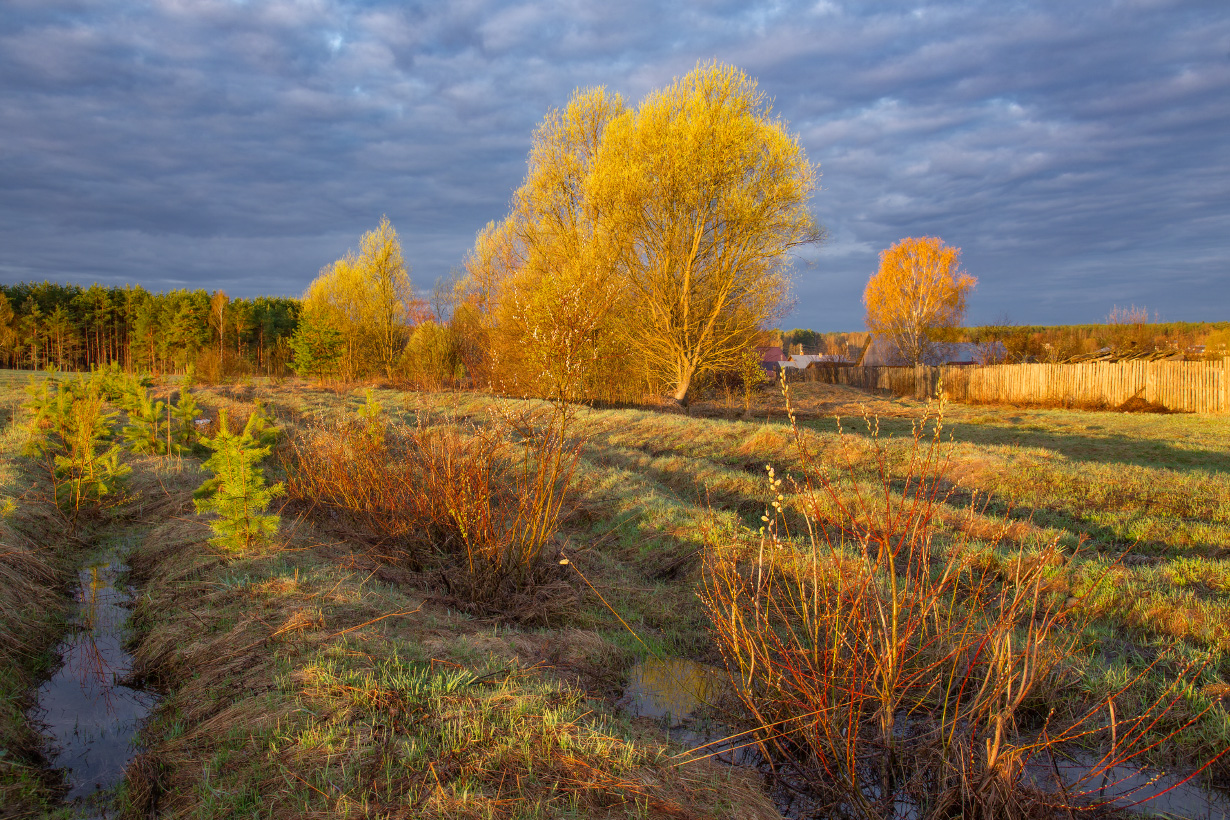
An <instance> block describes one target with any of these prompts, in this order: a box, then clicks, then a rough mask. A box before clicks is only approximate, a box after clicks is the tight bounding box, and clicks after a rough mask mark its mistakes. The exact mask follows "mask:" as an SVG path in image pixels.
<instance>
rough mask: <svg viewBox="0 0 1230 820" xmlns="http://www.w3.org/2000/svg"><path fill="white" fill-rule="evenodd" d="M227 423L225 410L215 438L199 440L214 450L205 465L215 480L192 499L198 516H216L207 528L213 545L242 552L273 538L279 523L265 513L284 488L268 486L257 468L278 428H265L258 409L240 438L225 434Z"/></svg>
mask: <svg viewBox="0 0 1230 820" xmlns="http://www.w3.org/2000/svg"><path fill="white" fill-rule="evenodd" d="M226 421H227V419H226V411H224V410H223V411H219V413H218V422H219V430H218V434H217V435H216V436H214V437H213V438H212V439H202V440H201V443H202V444H204V445H205V446H206V447H208V448H210V449H211V450H213V451H214V452H213V455H212V456H210V457H209V460H208V461H206V462H205V468H206V469H207V470H209V471H210V472H212V473H213V478H210V479H208V480H207V481H206V482H205V483H204V484H202V485H201V486H200V488H199V489H197V491H196V493H195V494H194V498H195V503H196V510H197V512H198V513H201V514H207V513H215V514H217V516H218V518H217V519H215V520H213V521H211V522H210V524H209V525H210V527H211V528H212V529H213V531H214V538H213V539H212V543H213V544H215V545H216V546H218V547H221V548H222V549H224V550H227V551H229V552H243V551H245V550H247V549H249V548H251V547H252V545H253V544H255V543H258V542H260V541H263V540H265V539H266V538H267V537H269V536H272V535H273V534H274V533H276V532H277V530H278V524H279V522H280V521H281V518H280V516H278V515H277V514H274V513H269V514H266V513H265V512H264V510H265V508H266V507H267V506H268V505H269V502H270V501H272V500H273V498H274V497H275V496H279V495H281V494H282V493H283V492H284V490H283V487H282V484H281V482H279V483H277V484H274V485H273V486H272V487H269V486H266V485H265V474H264V471H263V470H262V469H261V468H260V467H259V466H257V465H259V464H260V462H261V460H262V459H264V458H265V456H267V455H269V452H270V449H271V447H272V442H273V439H274V437H275V436H276V434H277V428H271V427H269V425H268V420H267V418H266V417H265V416H264V415H263V414H262V412H261V408H260V406H259V405H258V407H257V411H256V412H253V413H252V415H251V416H249V418H248V423H247V424H246V425H245V426H244V430H243V432H242V433H240V434H239V435H234V434H233V433H231V432H230V431H229V430H228V429H227V423H226ZM264 441H268V442H269V443H268V444H264V443H263V442H264Z"/></svg>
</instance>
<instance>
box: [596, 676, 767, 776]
mask: <svg viewBox="0 0 1230 820" xmlns="http://www.w3.org/2000/svg"><path fill="white" fill-rule="evenodd" d="M727 686H728V685H727V683H726V672H725V671H724V670H722V669H718V668H717V667H716V666H709V665H708V664H704V663H697V662H696V661H690V660H687V659H685V658H668V659H666V660H659V659H657V658H646V659H645V660H643V661H641V662H640V663H637V664H636V665H635V666H633V667H632V670H631V671H630V672H629V675H628V686H627V688H626V689H625V690H624V696H623V697H622V698H621V699H620V701H619V705H620V706H622V707H623V708H624V709H625V710H626V711H627V712H628V713H629V714H631V715H633V716H635V717H647V718H653V719H655V720H659V721H661V722H662V724H663V726H664V727H665V729H666V732H667V734H668V735H669V737H670V739H671V740H673V741H675V742H676V743H680V744H682V745H684V746H687V747H688V748H690V749H695V750H697V756H703V755H704V754H705V753H710V754H712V755H713V757H714V759H716V760H722V761H725V762H726V763H734V764H738V765H741V766H755V765H756V764H757V763H758V761H759V757H758V755H757V754H756V753H755V751H754V749H752V748H750V747H746V746H744V747H742V748H740V746H741V744H743V743H746V742H747V738H736V739H734V740H728V738H729V737H730V735H732V734H734V730H733V729H731V728H730V727H729V726H726V725H725V724H722V723H718V722H716V721H712V720H709V719H707V718H705V717H698V715H697V713H698V712H699V711H701V709H702V708H703V707H705V706H710V705H712V704H713V703H714V702H715V701H716V700H717V699H718V698H719V697H720V696H721V695H722V694H723V693H724V692H725V691H726V689H727ZM702 749H703V750H704V751H703V752H702V751H701V750H702Z"/></svg>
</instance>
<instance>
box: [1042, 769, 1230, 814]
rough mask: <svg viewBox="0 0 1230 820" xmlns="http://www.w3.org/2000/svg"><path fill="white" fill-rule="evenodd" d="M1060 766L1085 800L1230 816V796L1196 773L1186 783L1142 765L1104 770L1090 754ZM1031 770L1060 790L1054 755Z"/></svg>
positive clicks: (1127, 807) (1164, 811)
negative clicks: (1203, 781)
mask: <svg viewBox="0 0 1230 820" xmlns="http://www.w3.org/2000/svg"><path fill="white" fill-rule="evenodd" d="M1055 768H1058V770H1059V776H1060V777H1061V778H1062V779H1063V782H1064V787H1065V788H1067V789H1070V790H1072V793H1073V794H1074V795H1080V796H1081V801H1080V802H1092V803H1108V804H1109V805H1110V806H1113V807H1115V808H1118V809H1124V810H1126V811H1129V812H1132V813H1133V814H1145V813H1147V814H1150V815H1161V816H1163V817H1182V818H1187V820H1226V819H1227V818H1230V796H1227V795H1224V794H1219V793H1217V792H1214V791H1212V790H1210V789H1206V788H1204V787H1203V786H1202V785H1200V783H1199V782H1198V780H1197V779H1196V778H1192V779H1191V780H1189V781H1187V782H1186V783H1182V785H1180V782H1181V781H1182V780H1183V778H1182V777H1176V776H1173V775H1167V774H1165V773H1164V772H1160V771H1156V770H1152V769H1147V768H1142V767H1136V766H1112V767H1110V768H1108V769H1106V771H1105V772H1102V771H1101V768H1100V767H1099V766H1098V759H1097V758H1096V757H1095V756H1093V755H1088V754H1075V755H1070V756H1069V757H1068V758H1067V759H1063V760H1056V761H1055ZM1026 771H1027V774H1026V777H1028V778H1030V779H1032V780H1033V781H1034V782H1035V783H1037V784H1038V786H1039V787H1041V788H1043V789H1045V790H1047V791H1051V792H1053V791H1055V789H1056V786H1055V774H1054V769H1053V768H1052V767H1051V763H1050V762H1049V761H1040V760H1036V761H1034V762H1032V763H1030V764H1029V765H1028V767H1027V769H1026ZM1095 773H1096V776H1094V775H1095Z"/></svg>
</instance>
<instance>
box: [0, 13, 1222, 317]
mask: <svg viewBox="0 0 1230 820" xmlns="http://www.w3.org/2000/svg"><path fill="white" fill-rule="evenodd" d="M714 60H716V61H720V62H724V63H730V64H733V65H735V66H738V67H739V68H741V69H742V70H743V71H745V72H746V73H747V74H748V75H750V76H752V77H754V78H756V79H757V80H758V82H759V87H760V89H761V90H762V91H764V92H765V93H766V94H767V95H768V96H769V97H770V98H772V100H773V111H774V113H775V114H777V115H778V116H780V117H782V118H783V119H784V120H785V121H787V123H788V126H789V128H790V129H791V131H792V132H793V133H794V134H795V135H796V136H797V138H798V140H799V142H800V143H801V145H802V146H803V148H804V149H805V151H806V153H807V156H808V158H809V159H810V160H811V161H812V162H813V163H817V164H818V165H819V172H820V174H821V176H820V179H819V180H818V186H817V187H818V190H817V192H816V194H815V197H814V200H813V203H812V207H813V209H814V212H815V215H816V217H817V219H818V221H819V222H820V223H822V224H823V225H824V226H825V227H826V228H827V230H828V239H827V241H826V242H825V243H824V244H822V245H820V246H818V247H813V248H808V249H806V250H805V251H803V252H802V253H800V254H799V256H798V258H796V259H795V260H794V264H793V269H794V283H795V284H794V293H793V299H794V302H793V303H794V309H793V311H792V312H791V313H790V314H789V315H787V316H785V317H784V319H783V320H782V322H781V324H782V326H783V327H811V328H814V329H817V330H857V329H861V328H862V327H863V315H864V314H863V307H862V302H861V300H862V292H863V288H864V287H865V286H866V283H867V279H868V277H869V276H870V275H871V274H872V273H874V272H875V270H876V266H877V263H878V254H879V252H880V251H881V250H883V249H885V248H887V247H889V246H890V245H891V244H893V243H894V242H896V241H898V240H900V239H901V238H903V237H907V236H939V237H941V238H942V239H944V240H945V241H946V242H947V243H948V244H950V245H956V246H959V247H960V248H961V249H962V262H963V266H964V268H965V270H966V271H967V272H968V273H969V274H971V275H972V276H974V277H976V278H977V279H978V285H977V287H976V288H975V290H974V292H973V294H972V295H971V297H970V299H969V305H968V307H969V309H968V314H967V323H969V324H985V323H993V322H995V323H1000V322H1010V323H1014V324H1064V323H1086V322H1101V321H1105V318H1106V316H1107V314H1108V313H1109V312H1110V311H1111V309H1112V308H1113V307H1115V306H1129V305H1132V306H1137V307H1145V308H1146V309H1147V310H1148V311H1149V313H1150V316H1151V317H1154V318H1159V319H1161V320H1164V321H1216V320H1228V319H1230V261H1228V254H1227V246H1228V245H1230V3H1228V2H1226V0H1210V1H1209V2H1197V1H1196V0H1191V2H1183V1H1182V0H1174V1H1173V2H1171V1H1169V0H1136V1H1135V2H1129V1H1126V0H1125V1H1124V2H1110V1H1109V0H1108V1H1106V2H1103V1H1102V0H1077V1H1076V2H1073V0H1062V1H1061V2H1043V1H1042V0H1016V1H1013V0H987V2H939V3H899V2H894V0H886V1H885V2H864V3H843V2H837V0H833V1H832V2H830V1H829V0H820V2H815V3H792V2H775V3H755V2H753V3H748V2H733V1H731V2H728V1H727V0H709V1H707V2H706V1H705V0H699V1H698V2H691V3H672V2H660V1H659V0H626V1H625V2H620V3H606V2H580V0H534V1H533V2H525V3H499V2H487V1H486V0H453V2H423V3H418V2H342V1H341V0H141V2H131V1H130V0H3V2H2V3H0V282H4V283H10V284H11V283H15V282H19V281H42V280H44V279H48V280H52V281H59V282H76V283H80V284H83V285H88V284H89V283H91V282H95V281H97V282H101V283H103V284H107V285H122V284H126V283H131V284H140V285H142V286H144V287H146V288H148V289H151V290H169V289H174V288H205V289H207V290H214V289H222V290H225V291H226V292H227V293H228V294H229V295H231V296H247V297H250V296H256V295H261V294H266V295H288V296H298V295H301V294H302V292H303V291H304V290H305V289H306V287H307V285H308V283H309V282H310V281H311V280H312V279H313V278H314V277H315V276H316V274H317V273H318V272H319V270H320V268H321V267H323V266H325V265H327V264H329V263H330V262H332V261H333V260H334V259H337V258H338V257H340V256H342V255H343V254H344V253H345V252H346V251H347V249H349V248H354V247H357V244H358V240H359V237H360V236H361V235H362V234H363V233H364V232H365V231H368V230H371V229H372V228H375V227H376V225H377V224H378V222H379V220H380V217H381V216H382V215H387V216H388V217H389V219H390V220H391V222H392V223H393V225H394V227H395V228H396V229H397V231H398V233H399V235H400V237H401V240H402V245H403V252H404V255H405V257H406V260H407V262H408V263H409V264H410V266H411V277H412V279H413V280H414V283H415V285H416V286H417V287H418V288H420V289H422V290H424V291H428V290H430V288H431V286H432V284H433V282H434V281H435V280H436V279H437V278H438V277H442V276H446V275H448V273H449V272H450V270H453V269H455V268H458V267H459V266H460V265H461V263H462V260H463V258H464V256H465V254H466V252H467V250H469V248H470V247H471V246H472V245H473V242H474V237H475V234H476V233H477V231H479V230H480V229H481V228H482V227H483V226H484V225H485V224H486V223H487V222H488V221H489V220H498V219H500V218H501V217H503V216H504V215H505V214H506V213H507V211H508V207H509V201H510V197H511V195H512V192H513V191H514V190H515V189H516V187H517V186H518V185H519V184H520V182H521V180H522V178H523V177H524V174H525V168H526V165H525V163H526V156H527V153H528V151H529V147H530V142H531V139H532V137H533V132H534V129H535V128H536V127H537V125H538V124H540V123H541V122H542V119H543V117H544V116H545V114H546V113H547V112H548V111H549V110H551V109H552V108H556V107H561V106H563V105H565V104H566V103H567V101H568V98H569V97H570V96H571V95H572V93H573V91H574V90H575V89H577V88H583V87H589V86H598V85H602V86H606V87H607V88H608V89H610V90H612V91H618V92H620V93H621V94H623V95H624V96H625V98H627V99H629V100H631V101H634V102H635V101H639V100H640V99H642V98H643V97H644V96H645V95H646V94H647V93H649V92H650V91H652V90H654V89H656V88H660V87H662V86H664V85H667V84H668V83H670V81H671V80H672V79H674V78H675V77H679V76H682V75H684V74H686V73H687V72H689V71H690V70H692V69H693V68H694V67H695V66H696V65H697V64H698V62H701V61H705V62H708V61H714Z"/></svg>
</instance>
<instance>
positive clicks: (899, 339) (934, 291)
mask: <svg viewBox="0 0 1230 820" xmlns="http://www.w3.org/2000/svg"><path fill="white" fill-rule="evenodd" d="M960 259H961V249H960V248H953V247H950V246H948V245H945V244H944V241H943V240H942V239H940V238H939V237H935V236H924V237H920V238H914V237H906V238H905V239H902V240H901V241H900V242H898V243H896V244H895V245H893V246H892V247H891V248H889V249H888V250H886V251H882V252H881V253H880V269H879V271H877V272H876V273H875V275H873V276H872V277H871V279H870V280H869V281H868V282H867V289H866V290H865V291H864V292H863V304H864V305H865V306H866V308H867V329H868V330H870V331H871V332H873V333H878V334H880V335H882V336H884V337H885V338H887V339H888V341H889V343H890V344H892V345H893V346H894V347H895V348H896V350H897V352H898V353H899V354H900V356H901V357H902V358H903V359H905V361H906V362H908V363H909V364H912V365H917V364H921V363H922V362H924V361H925V360H926V359H927V357H928V355H929V354H931V353H932V352H933V351H934V349H935V345H936V338H937V334H938V333H939V332H940V331H942V330H944V329H946V328H953V327H957V326H958V325H959V324H960V323H961V320H962V318H963V317H964V316H965V297H966V295H968V294H969V292H970V291H971V290H972V289H973V287H974V285H975V284H977V282H978V280H977V279H975V278H974V277H972V276H969V275H968V274H966V273H965V271H963V270H960Z"/></svg>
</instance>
